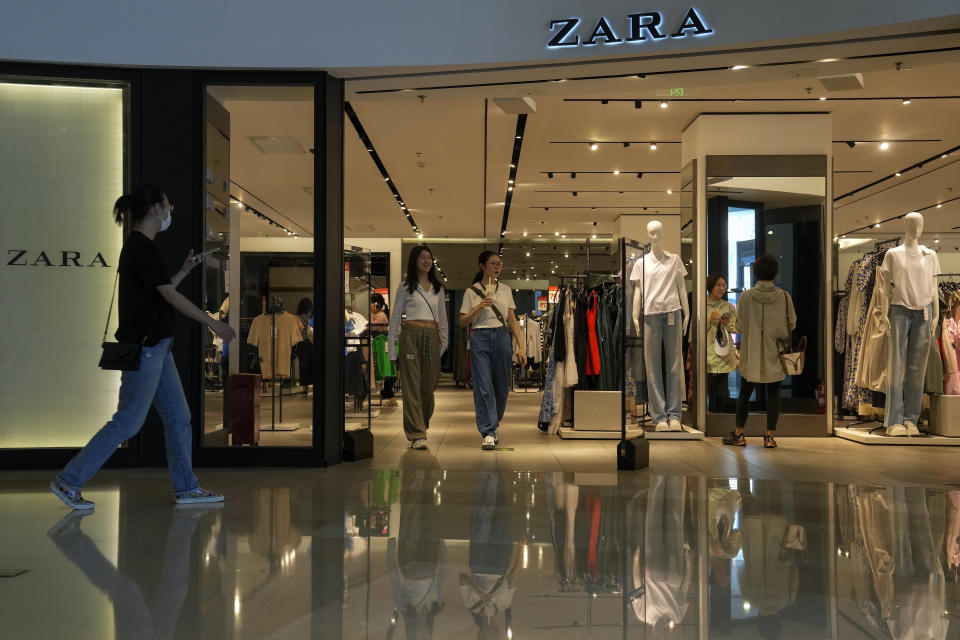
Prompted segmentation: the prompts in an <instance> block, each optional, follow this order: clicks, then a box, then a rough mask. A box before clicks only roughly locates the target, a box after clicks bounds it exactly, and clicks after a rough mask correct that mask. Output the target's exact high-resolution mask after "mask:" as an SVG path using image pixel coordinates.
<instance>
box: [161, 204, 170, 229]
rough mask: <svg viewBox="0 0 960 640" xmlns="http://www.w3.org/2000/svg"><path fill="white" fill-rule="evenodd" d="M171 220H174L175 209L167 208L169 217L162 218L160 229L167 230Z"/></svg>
mask: <svg viewBox="0 0 960 640" xmlns="http://www.w3.org/2000/svg"><path fill="white" fill-rule="evenodd" d="M171 222H173V211H171V210H170V209H167V217H166V218H160V231H166V230H167V229H169V228H170V223H171Z"/></svg>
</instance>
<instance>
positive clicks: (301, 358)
mask: <svg viewBox="0 0 960 640" xmlns="http://www.w3.org/2000/svg"><path fill="white" fill-rule="evenodd" d="M297 320H299V321H300V338H301V340H300V342H298V343H297V344H295V345H294V347H293V348H294V349H295V350H296V352H297V361H298V363H299V365H300V386H301V387H303V392H302V393H303V395H307V392H308V391H309V390H310V385H311V384H313V303H312V302H310V298H300V303H299V304H298V305H297Z"/></svg>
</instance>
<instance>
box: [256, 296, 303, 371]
mask: <svg viewBox="0 0 960 640" xmlns="http://www.w3.org/2000/svg"><path fill="white" fill-rule="evenodd" d="M274 318H276V334H275V335H274V334H273V330H274ZM301 340H302V337H301V333H300V321H299V320H297V316H295V315H293V314H292V313H289V312H287V311H282V312H280V313H277V314H270V313H265V314H263V315H259V316H257V317H256V318H254V319H253V323H252V324H251V325H250V333H249V334H248V335H247V344H249V345H252V346H254V347H257V349H258V350H259V352H260V371H261V372H262V373H263V377H264V378H265V379H267V380H272V379H273V378H274V377H278V378H289V377H290V356H291V354H292V353H293V345H295V344H297V343H299V342H300V341H301ZM274 345H276V349H277V353H276V358H274V354H273V348H274ZM274 360H276V362H274ZM274 364H275V365H276V371H274Z"/></svg>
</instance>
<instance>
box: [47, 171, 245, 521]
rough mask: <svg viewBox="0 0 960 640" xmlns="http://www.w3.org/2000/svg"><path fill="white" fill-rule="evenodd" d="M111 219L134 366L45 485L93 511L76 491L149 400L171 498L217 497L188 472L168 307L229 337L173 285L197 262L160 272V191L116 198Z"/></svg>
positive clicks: (167, 215) (165, 212)
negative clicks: (112, 406)
mask: <svg viewBox="0 0 960 640" xmlns="http://www.w3.org/2000/svg"><path fill="white" fill-rule="evenodd" d="M114 216H115V217H116V221H117V224H124V223H126V225H128V227H130V228H132V229H133V230H132V231H131V233H130V235H129V236H127V239H126V240H125V241H124V244H123V250H122V251H121V252H120V261H119V267H118V271H119V293H118V298H117V314H118V318H119V326H118V328H117V333H116V338H117V340H118V341H120V342H132V343H135V342H141V341H143V351H142V354H141V357H140V368H139V369H138V370H136V371H124V372H123V373H122V374H121V377H120V400H119V403H118V407H117V412H116V413H114V414H113V417H112V418H111V419H110V421H109V422H107V424H105V425H104V426H103V428H101V429H100V431H98V432H97V433H96V435H94V436H93V438H91V439H90V442H88V443H87V445H86V446H85V447H84V448H83V449H81V450H80V452H79V453H78V454H77V455H76V456H74V457H73V459H72V460H71V461H70V462H69V463H68V464H67V466H66V467H65V468H64V469H63V471H61V472H60V473H59V474H58V475H57V477H56V478H54V479H53V481H52V482H51V483H50V490H51V491H53V493H54V494H55V495H56V496H57V497H58V498H60V499H61V500H62V501H63V502H64V504H66V505H67V506H68V507H70V508H72V509H92V508H93V506H94V505H93V502H91V501H89V500H85V499H84V498H83V496H81V495H80V490H81V489H82V488H83V486H84V485H85V484H86V483H87V481H88V480H90V478H92V477H93V475H94V474H95V473H96V472H97V471H98V470H99V469H100V467H102V466H103V464H104V463H105V462H106V461H107V459H108V458H110V456H111V455H112V454H113V452H114V451H116V449H117V447H119V446H120V445H121V444H122V443H123V442H125V441H127V440H129V439H130V438H132V437H133V436H135V435H136V434H137V432H138V431H140V428H141V427H142V426H143V421H144V420H145V419H146V417H147V412H148V411H149V410H150V405H151V404H152V405H153V406H154V407H156V409H157V413H158V414H160V418H161V419H162V420H163V427H164V440H165V441H166V446H167V464H168V465H169V467H170V475H171V476H172V478H173V491H174V499H175V500H176V502H178V503H180V504H185V503H196V502H222V501H223V496H222V495H220V494H218V493H213V492H211V491H205V490H204V489H202V488H201V487H200V483H199V481H198V480H197V477H196V476H195V475H194V474H193V469H192V466H191V454H192V445H193V441H192V440H193V439H192V437H191V435H192V432H191V425H190V407H189V406H188V405H187V400H186V398H185V397H184V395H183V387H182V386H181V384H180V374H178V373H177V366H176V364H174V361H173V353H172V352H171V350H172V348H173V310H174V309H176V310H177V311H179V312H180V313H182V314H183V315H185V316H187V317H188V318H191V319H193V320H196V321H197V322H199V323H201V324H203V325H206V326H207V327H209V328H210V329H211V330H212V331H213V332H214V333H215V334H216V335H217V336H219V337H220V338H223V339H224V340H225V341H227V342H230V341H231V340H233V339H234V338H235V337H236V334H235V333H234V331H233V329H232V328H230V326H229V325H227V324H225V323H223V322H220V321H219V320H215V319H213V318H211V317H210V316H209V315H207V314H206V313H204V312H203V310H201V309H199V308H198V307H196V306H195V305H194V304H193V303H191V302H190V301H189V300H187V299H186V298H185V297H184V296H182V295H181V294H180V293H179V292H178V291H177V289H176V287H177V286H178V285H179V284H180V283H181V282H182V281H183V279H184V278H185V277H186V276H187V274H188V273H190V271H192V270H193V268H194V267H196V266H197V265H198V264H200V263H201V262H202V261H203V258H202V257H201V256H197V257H194V255H193V251H192V250H191V251H190V253H189V254H188V255H187V259H186V260H185V261H184V263H183V267H182V268H181V269H180V271H178V272H177V273H175V274H174V275H173V276H172V277H171V276H169V275H168V274H167V271H166V269H165V268H164V266H163V261H162V260H161V258H160V252H159V251H158V250H157V246H156V245H155V244H154V242H153V239H154V238H155V237H156V235H157V234H158V233H160V232H161V231H165V230H166V229H167V228H169V227H170V223H171V221H172V220H173V206H172V205H171V204H170V202H169V201H168V200H167V196H166V195H164V193H163V191H162V190H161V189H160V188H159V187H156V186H153V185H142V186H139V187H137V188H136V189H134V190H133V191H131V192H130V193H128V194H126V195H124V196H121V197H120V199H118V200H117V203H116V204H115V205H114Z"/></svg>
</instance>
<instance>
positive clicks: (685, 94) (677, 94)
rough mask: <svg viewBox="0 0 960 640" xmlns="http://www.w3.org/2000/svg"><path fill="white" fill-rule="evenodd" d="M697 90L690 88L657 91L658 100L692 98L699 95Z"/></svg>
mask: <svg viewBox="0 0 960 640" xmlns="http://www.w3.org/2000/svg"><path fill="white" fill-rule="evenodd" d="M698 93H699V91H697V89H691V88H690V87H671V88H670V89H661V90H659V91H657V97H658V98H692V97H694V96H696V95H698Z"/></svg>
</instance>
